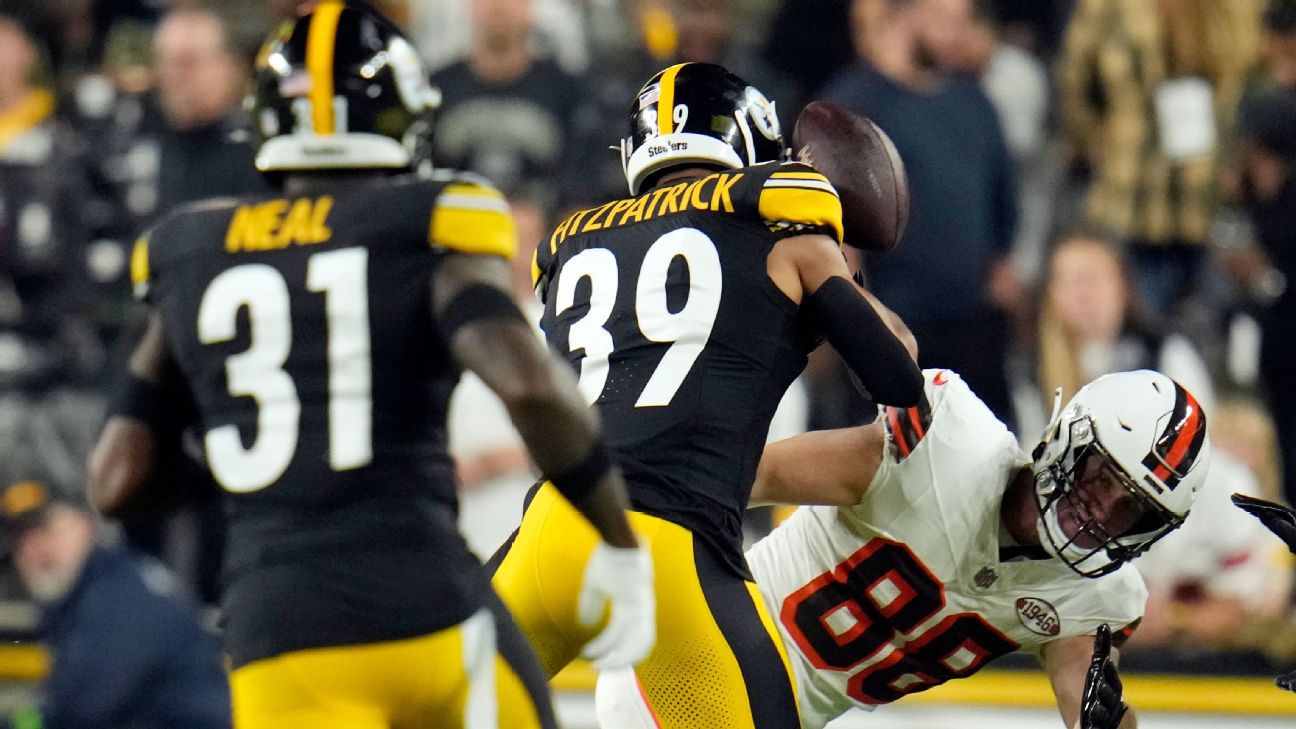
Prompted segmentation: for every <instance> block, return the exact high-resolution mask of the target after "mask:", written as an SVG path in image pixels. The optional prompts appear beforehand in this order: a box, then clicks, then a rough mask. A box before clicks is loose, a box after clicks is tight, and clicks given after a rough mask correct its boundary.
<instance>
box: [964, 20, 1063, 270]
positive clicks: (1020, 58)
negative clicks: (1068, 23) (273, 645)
mask: <svg viewBox="0 0 1296 729" xmlns="http://www.w3.org/2000/svg"><path fill="white" fill-rule="evenodd" d="M992 5H993V4H992V3H991V2H990V0H974V2H973V15H972V22H971V26H970V28H969V30H968V33H967V43H966V46H965V48H964V54H963V61H962V64H961V65H962V66H963V67H965V68H966V69H967V70H968V71H970V72H971V73H972V74H973V75H974V76H975V77H977V78H978V79H980V81H981V88H982V89H983V90H984V91H985V93H986V96H987V97H989V99H990V103H992V104H994V107H995V111H996V112H997V113H998V115H999V123H1000V125H1001V126H1002V127H1003V132H1004V142H1005V143H1007V145H1008V152H1009V154H1011V155H1012V159H1013V164H1014V170H1015V176H1016V178H1017V180H1018V181H1019V185H1018V189H1017V194H1018V203H1017V211H1018V217H1019V225H1018V227H1017V236H1016V239H1015V240H1014V241H1013V244H1012V249H1013V258H1014V261H1015V263H1016V267H1017V271H1018V272H1019V273H1021V274H1023V276H1024V277H1026V278H1029V279H1030V280H1036V279H1038V278H1039V273H1040V269H1041V267H1042V266H1043V259H1044V255H1045V251H1044V246H1045V243H1046V241H1047V239H1048V236H1049V235H1050V233H1051V231H1052V226H1053V218H1054V210H1053V202H1054V200H1055V199H1056V191H1057V188H1058V186H1059V184H1060V182H1061V180H1060V177H1061V175H1060V170H1058V169H1057V168H1058V167H1059V165H1057V164H1053V163H1052V162H1053V161H1052V159H1050V158H1051V157H1052V156H1053V155H1051V154H1049V152H1050V148H1049V146H1048V145H1047V144H1046V143H1047V142H1048V138H1047V134H1048V115H1049V101H1050V91H1049V78H1048V71H1047V70H1046V69H1045V68H1044V64H1043V63H1042V62H1040V60H1039V59H1038V58H1036V57H1035V56H1034V55H1033V54H1031V53H1029V52H1027V51H1024V50H1022V49H1021V48H1019V47H1017V46H1015V45H1012V44H1011V43H1008V42H1006V41H1005V40H1004V38H1003V34H1004V32H1005V30H1004V28H1003V26H1002V24H1001V20H1000V18H999V17H997V16H996V12H997V11H996V10H995V8H994V7H992Z"/></svg>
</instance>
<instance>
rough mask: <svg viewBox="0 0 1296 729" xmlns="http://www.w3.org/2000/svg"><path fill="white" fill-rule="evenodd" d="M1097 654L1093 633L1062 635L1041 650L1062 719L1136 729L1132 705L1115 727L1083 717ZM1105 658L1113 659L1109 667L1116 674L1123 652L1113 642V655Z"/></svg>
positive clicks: (1074, 726)
mask: <svg viewBox="0 0 1296 729" xmlns="http://www.w3.org/2000/svg"><path fill="white" fill-rule="evenodd" d="M1096 657H1097V656H1096V655H1095V645H1094V636H1092V635H1079V636H1074V637H1071V638H1061V639H1059V640H1054V641H1049V642H1048V643H1045V644H1044V647H1043V649H1042V650H1041V652H1040V663H1041V665H1043V667H1044V672H1045V673H1047V674H1048V678H1049V683H1050V684H1052V686H1053V696H1054V697H1055V698H1056V699H1057V705H1058V711H1059V712H1060V713H1061V714H1062V721H1063V722H1064V723H1065V724H1066V726H1067V727H1068V729H1116V727H1119V729H1134V727H1137V726H1138V720H1137V718H1135V716H1134V710H1133V709H1132V708H1129V709H1127V710H1126V711H1125V714H1124V716H1123V717H1121V718H1120V723H1119V724H1117V725H1116V726H1115V727H1109V726H1103V725H1102V724H1101V723H1098V724H1095V723H1093V722H1092V721H1090V722H1089V723H1088V724H1086V723H1085V722H1084V721H1082V717H1081V708H1082V706H1083V704H1084V701H1085V684H1086V679H1087V677H1088V675H1089V673H1090V668H1091V667H1092V666H1093V664H1094V663H1095V658H1096ZM1102 658H1103V659H1104V660H1105V661H1109V662H1110V664H1111V668H1110V670H1111V672H1112V674H1113V675H1114V673H1115V666H1116V664H1117V663H1118V662H1119V658H1120V652H1119V651H1118V650H1117V649H1116V648H1115V647H1114V646H1113V647H1111V648H1110V655H1109V656H1106V655H1105V656H1102ZM1117 691H1118V694H1119V684H1117ZM1116 700H1117V701H1120V700H1121V697H1120V696H1119V695H1117V696H1116Z"/></svg>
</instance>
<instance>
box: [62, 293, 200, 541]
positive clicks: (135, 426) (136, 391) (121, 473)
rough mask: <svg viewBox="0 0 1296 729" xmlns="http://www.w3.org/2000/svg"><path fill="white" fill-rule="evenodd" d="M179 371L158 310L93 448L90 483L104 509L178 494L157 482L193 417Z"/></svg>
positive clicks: (118, 512)
mask: <svg viewBox="0 0 1296 729" xmlns="http://www.w3.org/2000/svg"><path fill="white" fill-rule="evenodd" d="M180 376H181V375H180V371H179V369H178V368H177V366H176V364H175V361H174V360H173V359H172V357H171V354H170V352H169V351H168V350H167V346H166V339H165V337H164V335H163V329H162V317H161V315H159V314H158V313H156V312H154V313H152V314H150V315H149V319H148V324H147V326H146V328H145V331H144V336H143V337H142V338H141V339H140V342H139V344H138V345H137V346H136V347H135V350H134V352H132V353H131V356H130V360H129V362H128V363H127V368H126V372H125V373H124V376H123V377H122V378H121V381H120V382H119V383H118V385H117V392H116V394H114V396H113V399H112V402H111V403H110V405H109V411H108V420H107V422H106V423H105V424H104V428H103V431H102V432H101V433H100V434H99V439H98V441H97V442H96V443H95V446H94V448H93V449H92V450H91V451H90V458H89V463H88V466H87V475H88V483H87V488H88V491H89V499H90V503H91V504H92V505H93V506H94V507H95V508H96V509H97V510H98V511H99V512H100V513H102V514H104V515H106V516H122V515H123V514H125V513H128V512H130V511H132V510H134V509H139V508H149V507H154V506H157V505H159V504H160V503H162V502H166V501H169V500H171V499H173V498H174V496H175V494H168V493H166V489H163V488H158V484H157V482H158V481H159V480H160V478H159V477H160V476H161V471H162V465H163V464H164V463H166V462H169V461H170V460H171V459H173V458H178V457H179V456H180V437H181V433H182V431H183V430H184V427H185V426H186V425H187V422H188V420H189V419H190V415H189V413H188V412H187V411H186V409H185V408H184V407H182V404H183V403H185V402H187V391H186V390H185V388H184V386H183V383H182V382H180V379H179V378H180ZM169 450H174V453H172V452H169Z"/></svg>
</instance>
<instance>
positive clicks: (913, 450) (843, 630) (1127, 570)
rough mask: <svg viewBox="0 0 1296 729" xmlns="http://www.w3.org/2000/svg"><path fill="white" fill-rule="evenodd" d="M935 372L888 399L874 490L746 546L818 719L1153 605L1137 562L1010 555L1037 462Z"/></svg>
mask: <svg viewBox="0 0 1296 729" xmlns="http://www.w3.org/2000/svg"><path fill="white" fill-rule="evenodd" d="M923 374H924V378H925V380H926V386H925V388H926V403H924V404H923V405H920V406H919V407H916V408H911V409H909V410H903V409H895V408H886V409H885V410H884V411H883V419H884V422H885V424H886V428H887V431H888V438H887V442H886V446H885V449H884V453H883V455H882V463H881V465H880V466H879V467H878V471H877V473H876V475H875V476H874V478H873V481H872V483H871V484H870V485H869V488H868V491H867V492H866V494H865V496H864V498H863V500H862V501H861V502H860V503H859V504H856V505H855V506H852V507H850V508H838V507H826V506H814V507H802V508H801V509H798V510H797V511H796V512H795V513H794V514H793V516H792V517H791V518H790V519H788V520H787V521H786V522H784V523H783V524H781V525H779V527H778V528H776V529H775V530H774V531H773V532H772V533H771V534H770V535H769V536H768V537H766V538H765V539H764V540H762V541H760V542H759V543H757V544H756V545H755V546H753V547H752V549H751V550H750V551H749V552H748V555H747V557H748V561H749V563H750V564H751V567H752V571H753V573H754V574H755V577H756V582H757V584H758V585H759V586H760V590H761V594H762V595H763V596H764V597H765V600H766V604H767V605H768V606H769V607H770V610H771V611H772V613H773V614H775V615H778V616H779V620H778V622H779V629H780V632H781V634H782V636H783V639H784V642H785V644H786V645H787V646H788V653H789V655H790V656H792V657H793V658H792V659H793V667H794V669H795V671H796V673H797V684H798V690H799V691H800V693H801V702H800V706H801V712H802V725H803V726H804V727H807V728H809V729H818V727H821V726H823V725H824V724H825V723H827V722H828V721H830V720H832V719H833V718H834V717H836V716H838V715H840V714H841V713H842V712H844V711H845V710H846V709H847V708H849V707H850V706H852V705H855V706H861V707H865V708H869V707H873V706H876V705H878V704H885V703H889V702H891V701H895V700H897V699H899V698H901V697H903V696H905V695H907V694H911V693H915V692H918V691H923V690H925V689H928V688H931V687H932V686H935V685H938V684H940V683H943V682H945V681H947V680H949V679H953V678H961V677H964V676H968V675H971V674H972V673H974V672H976V671H977V670H979V669H980V668H981V667H982V666H984V665H985V664H986V663H988V662H990V661H991V660H993V659H995V658H997V657H999V656H1001V655H1004V654H1006V653H1010V652H1012V651H1016V650H1023V651H1028V652H1032V653H1036V654H1038V652H1039V651H1040V649H1041V648H1042V647H1043V645H1044V644H1045V643H1047V642H1049V641H1052V640H1058V639H1060V638H1067V637H1071V636H1081V635H1092V634H1093V633H1094V632H1095V631H1096V630H1097V627H1098V625H1100V624H1102V623H1107V624H1109V625H1110V626H1111V627H1112V630H1113V631H1121V630H1122V629H1124V630H1126V631H1127V632H1126V633H1125V635H1128V631H1129V630H1132V626H1133V624H1135V623H1136V622H1137V621H1138V619H1139V617H1140V616H1141V615H1142V613H1143V605H1144V602H1145V601H1146V598H1147V590H1146V588H1145V587H1144V585H1143V581H1142V578H1141V577H1140V576H1139V574H1138V572H1137V571H1135V569H1134V568H1133V566H1131V565H1126V566H1125V567H1124V568H1122V569H1120V570H1117V571H1116V572H1114V573H1112V574H1110V575H1107V576H1105V577H1100V578H1098V579H1087V578H1084V577H1080V576H1079V575H1077V574H1075V573H1074V572H1072V571H1071V570H1070V569H1069V568H1068V567H1067V566H1066V565H1064V564H1063V563H1062V562H1060V561H1058V560H1055V559H1051V558H1045V559H1019V558H1014V550H1013V549H1012V548H1011V547H1007V548H1004V549H1003V551H1001V538H1000V529H1001V527H1000V524H1001V517H1000V505H1001V504H1002V502H1003V497H1004V492H1005V489H1006V488H1007V485H1008V484H1009V483H1010V482H1011V481H1012V479H1013V478H1014V476H1015V475H1016V474H1017V473H1019V472H1020V470H1021V469H1022V468H1025V467H1028V466H1029V464H1030V459H1029V458H1028V457H1027V456H1026V454H1025V453H1024V452H1022V451H1021V449H1020V448H1019V447H1018V445H1017V443H1016V440H1015V439H1014V438H1013V436H1012V434H1011V433H1009V432H1008V430H1007V428H1005V427H1004V425H1003V424H1002V423H1000V422H999V421H998V420H997V419H995V417H994V415H993V414H991V412H990V411H989V409H988V408H986V406H985V405H984V404H983V403H982V402H981V401H980V400H979V399H978V398H977V397H976V395H974V394H973V393H972V391H971V390H970V389H968V387H967V385H966V384H964V382H963V380H962V379H961V378H959V377H958V376H957V375H956V374H954V373H952V372H950V371H949V370H927V371H925V372H924V373H923ZM1018 549H1020V548H1018ZM1004 560H1007V561H1004Z"/></svg>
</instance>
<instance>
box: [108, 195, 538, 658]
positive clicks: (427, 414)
mask: <svg viewBox="0 0 1296 729" xmlns="http://www.w3.org/2000/svg"><path fill="white" fill-rule="evenodd" d="M515 236H516V234H515V232H514V229H513V223H512V219H511V217H510V215H509V212H508V208H507V205H506V204H505V201H504V199H503V197H502V196H501V195H500V194H499V193H498V192H496V191H495V190H493V189H491V188H489V187H486V186H484V185H482V184H479V183H477V182H475V181H473V180H469V179H466V178H452V179H447V180H436V181H434V180H422V179H415V178H413V177H398V178H383V179H381V180H378V181H375V182H373V183H366V184H357V185H352V186H339V187H337V188H336V189H333V190H331V191H329V192H328V193H323V192H317V193H312V194H308V195H290V196H269V195H266V196H258V197H246V198H238V199H230V200H217V201H212V202H207V203H200V204H197V205H194V206H189V207H186V208H184V209H182V210H181V211H179V212H177V213H175V214H173V215H170V216H168V217H166V218H165V219H163V221H162V222H160V223H159V224H158V226H157V227H156V228H155V229H154V230H153V231H152V232H151V234H150V235H148V236H146V237H145V238H144V239H142V240H141V241H140V243H139V244H138V245H137V247H136V250H135V254H134V257H133V259H132V277H133V279H134V280H135V284H136V289H137V293H138V294H139V295H141V296H143V297H145V298H146V300H147V301H148V302H150V303H151V304H152V305H153V307H154V309H155V311H156V312H158V313H159V314H160V316H161V318H162V322H163V329H164V332H165V335H166V341H167V345H168V349H169V350H170V352H171V353H172V354H173V356H174V358H175V360H176V363H177V364H178V366H179V369H180V371H181V373H182V374H183V376H184V380H185V382H186V383H187V384H188V386H189V388H190V390H191V392H192V395H193V398H194V401H195V403H196V405H197V411H198V415H199V419H200V422H199V424H198V431H199V436H200V438H201V440H202V442H203V446H204V449H205V454H206V461H207V465H208V467H209V468H210V470H211V472H212V475H213V476H214V477H215V479H216V481H217V482H218V483H220V485H221V486H222V487H223V488H224V490H225V491H226V498H225V505H226V512H227V513H228V514H229V516H230V522H229V532H228V536H227V540H226V544H227V548H226V553H225V571H226V583H227V584H226V589H225V596H224V600H225V606H226V610H227V612H228V615H229V621H228V623H227V628H226V636H227V648H228V650H229V652H230V654H231V656H232V657H233V658H234V660H235V663H236V664H238V663H242V662H246V661H248V660H254V659H256V658H259V657H262V656H264V655H270V654H274V653H277V652H280V651H284V650H298V649H302V648H309V647H314V646H317V645H337V644H344V643H346V644H349V643H360V642H373V641H377V640H390V639H394V638H400V637H408V636H411V635H420V634H424V633H427V632H432V631H434V630H439V629H440V628H442V627H446V626H448V625H451V624H455V623H457V622H459V621H460V620H463V619H465V618H467V617H468V615H471V614H472V612H473V611H474V610H476V608H477V607H478V606H479V605H480V604H481V601H482V600H483V599H484V586H485V582H484V579H483V578H482V576H481V573H480V569H479V565H478V564H477V562H476V560H475V559H474V558H473V557H472V555H471V553H469V552H468V549H467V547H466V545H465V544H464V541H463V538H462V537H461V536H460V534H459V532H458V528H457V526H456V523H455V517H456V512H457V507H456V502H455V482H454V469H453V465H452V462H451V460H450V457H449V455H448V453H447V451H446V431H445V424H446V408H447V404H448V402H449V397H450V392H451V390H452V389H453V387H454V385H455V382H456V381H457V380H458V378H459V370H458V367H457V366H456V365H455V363H454V362H453V360H452V359H451V357H450V354H449V352H448V351H447V349H446V347H445V345H444V344H443V343H442V340H441V337H440V335H439V334H438V332H437V330H436V327H435V325H434V323H433V320H432V314H431V304H430V290H429V287H430V285H431V284H430V280H431V276H432V272H433V271H434V269H435V267H436V266H437V265H438V261H439V260H440V257H441V255H443V254H445V253H446V252H455V253H480V254H488V255H498V256H504V257H508V256H511V255H512V254H513V253H514V251H515V248H516V237H515ZM411 575H414V576H413V577H412V576H411ZM418 575H422V577H419V576H418ZM249 607H250V608H251V609H249Z"/></svg>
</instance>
